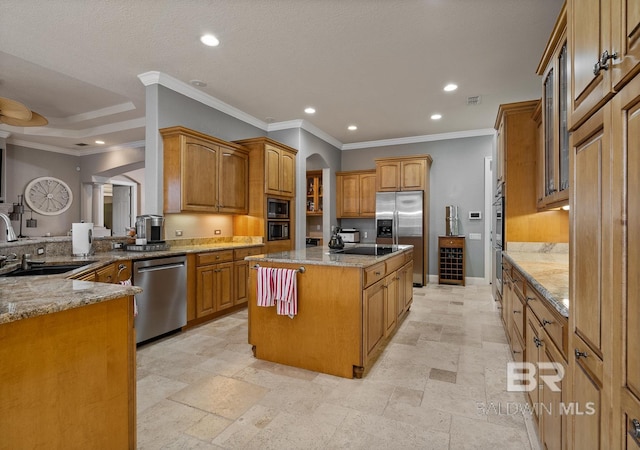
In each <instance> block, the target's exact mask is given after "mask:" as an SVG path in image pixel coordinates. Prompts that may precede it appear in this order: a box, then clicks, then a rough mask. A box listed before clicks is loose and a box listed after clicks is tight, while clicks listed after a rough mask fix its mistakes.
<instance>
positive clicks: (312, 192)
mask: <svg viewBox="0 0 640 450" xmlns="http://www.w3.org/2000/svg"><path fill="white" fill-rule="evenodd" d="M322 201H323V195H322V170H313V171H308V172H307V216H321V215H322Z"/></svg>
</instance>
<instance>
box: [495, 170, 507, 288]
mask: <svg viewBox="0 0 640 450" xmlns="http://www.w3.org/2000/svg"><path fill="white" fill-rule="evenodd" d="M503 189H504V184H503V183H499V184H498V187H497V189H496V194H495V197H494V202H493V270H494V271H495V273H494V276H493V279H494V280H495V286H494V290H495V291H496V292H497V293H499V294H500V296H502V250H503V249H504V192H503ZM494 295H495V294H494Z"/></svg>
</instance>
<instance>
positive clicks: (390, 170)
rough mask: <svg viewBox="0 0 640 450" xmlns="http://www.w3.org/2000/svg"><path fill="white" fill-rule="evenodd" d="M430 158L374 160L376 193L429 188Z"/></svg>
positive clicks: (413, 157) (426, 156)
mask: <svg viewBox="0 0 640 450" xmlns="http://www.w3.org/2000/svg"><path fill="white" fill-rule="evenodd" d="M431 162H432V159H431V156H429V155H417V156H407V157H401V158H378V159H376V191H378V192H397V191H421V190H425V189H428V188H429V185H428V180H429V177H428V170H429V168H430V167H431Z"/></svg>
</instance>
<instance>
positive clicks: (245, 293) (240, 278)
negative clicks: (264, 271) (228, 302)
mask: <svg viewBox="0 0 640 450" xmlns="http://www.w3.org/2000/svg"><path fill="white" fill-rule="evenodd" d="M233 268H234V274H233V276H234V284H235V299H234V301H233V304H234V305H239V304H240V303H246V302H247V300H248V299H249V290H248V289H249V285H248V282H249V261H236V262H235V263H234V267H233Z"/></svg>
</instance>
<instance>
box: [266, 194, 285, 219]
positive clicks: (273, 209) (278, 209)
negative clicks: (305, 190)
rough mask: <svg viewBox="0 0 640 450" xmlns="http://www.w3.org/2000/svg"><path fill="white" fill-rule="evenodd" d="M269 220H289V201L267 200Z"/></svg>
mask: <svg viewBox="0 0 640 450" xmlns="http://www.w3.org/2000/svg"><path fill="white" fill-rule="evenodd" d="M267 218H268V219H288V218H289V200H282V199H279V198H267Z"/></svg>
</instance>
